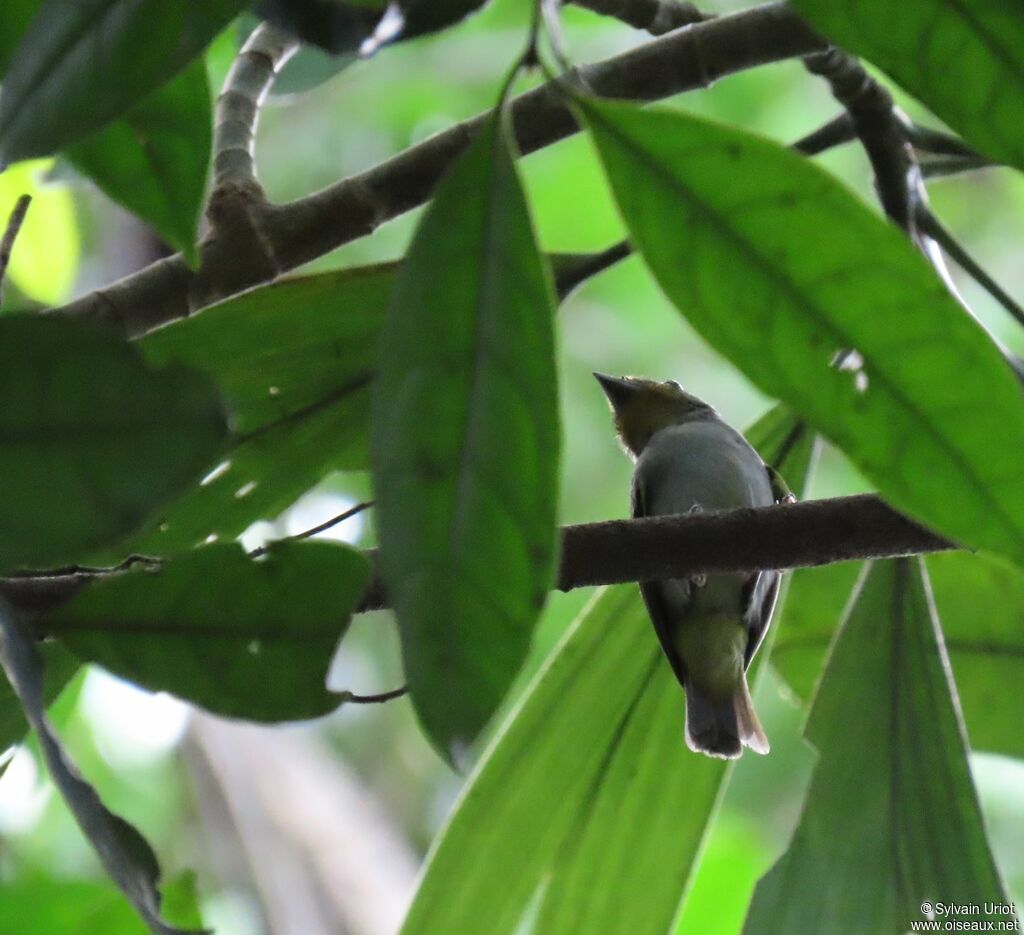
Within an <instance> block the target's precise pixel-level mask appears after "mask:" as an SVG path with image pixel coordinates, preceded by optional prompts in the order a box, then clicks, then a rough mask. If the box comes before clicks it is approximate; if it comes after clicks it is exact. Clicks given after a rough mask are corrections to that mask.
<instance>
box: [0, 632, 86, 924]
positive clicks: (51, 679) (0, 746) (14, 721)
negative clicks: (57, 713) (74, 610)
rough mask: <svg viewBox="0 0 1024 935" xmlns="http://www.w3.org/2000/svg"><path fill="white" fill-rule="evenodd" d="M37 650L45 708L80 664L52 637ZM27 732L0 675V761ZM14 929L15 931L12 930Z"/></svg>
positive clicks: (14, 698) (11, 691) (14, 697)
mask: <svg viewBox="0 0 1024 935" xmlns="http://www.w3.org/2000/svg"><path fill="white" fill-rule="evenodd" d="M39 653H40V655H41V656H42V657H43V670H44V672H45V677H44V679H43V703H44V705H45V706H46V707H47V708H49V706H50V705H52V704H53V703H54V702H55V701H56V700H57V698H58V696H59V695H60V693H61V692H62V691H64V688H65V687H66V686H67V684H68V682H70V681H71V679H72V678H74V676H75V673H76V672H77V671H78V668H79V666H81V664H82V663H81V660H79V659H78V658H77V657H75V656H73V655H72V654H71V653H69V652H68V651H67V650H66V649H65V648H64V647H63V646H61V644H60V643H56V642H54V641H52V640H49V641H47V642H45V643H40V644H39ZM28 731H29V727H28V722H27V721H26V720H25V715H24V713H23V712H22V710H21V704H20V702H19V701H18V696H17V695H16V694H15V693H14V689H13V688H12V687H11V684H10V682H8V681H7V680H6V679H3V678H0V760H3V754H4V752H5V751H6V750H7V749H8V748H9V747H11V746H13V745H14V744H17V743H21V742H22V740H24V739H25V736H26V735H27V734H28ZM0 918H2V916H0ZM3 930H4V927H3V926H2V925H0V932H2V931H3ZM14 931H19V930H18V929H14ZM29 931H30V930H29Z"/></svg>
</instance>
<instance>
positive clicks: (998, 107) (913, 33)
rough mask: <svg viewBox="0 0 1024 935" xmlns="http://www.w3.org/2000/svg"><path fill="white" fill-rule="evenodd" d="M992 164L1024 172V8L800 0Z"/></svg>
mask: <svg viewBox="0 0 1024 935" xmlns="http://www.w3.org/2000/svg"><path fill="white" fill-rule="evenodd" d="M793 6H794V7H795V8H796V9H798V10H799V11H800V12H801V13H803V14H804V15H805V16H806V17H807V19H808V20H809V21H810V22H811V23H813V24H814V25H815V26H816V27H818V28H819V29H821V30H822V32H824V33H825V34H826V35H827V36H828V37H829V38H830V39H832V40H834V41H835V42H836V44H838V45H840V46H842V47H843V48H844V49H847V50H848V51H850V52H853V53H855V54H857V55H863V56H864V57H865V58H867V59H869V60H870V61H872V62H873V63H874V64H876V65H878V66H879V67H880V68H882V69H883V70H884V71H886V72H888V73H889V74H890V75H892V77H893V78H895V79H896V80H897V81H898V82H899V83H900V84H902V85H903V87H905V88H906V89H907V90H908V91H910V93H911V94H914V95H915V96H917V97H918V98H920V100H921V101H922V102H924V103H925V104H927V105H928V107H930V108H931V109H932V110H933V111H934V112H935V113H936V114H937V115H938V116H939V117H941V118H942V119H943V120H944V121H946V123H948V124H949V125H950V126H951V127H952V128H953V129H954V130H956V131H957V132H959V133H961V134H962V135H963V136H964V138H965V139H967V140H968V141H970V142H971V143H972V144H973V145H974V146H976V147H977V148H978V149H980V150H982V152H984V153H985V154H986V155H988V156H990V157H992V158H993V159H996V160H999V161H1002V162H1008V163H1012V164H1014V165H1016V166H1017V167H1018V168H1024V104H1022V101H1024V10H1022V9H1021V8H1020V7H1019V6H1018V5H1016V4H1013V3H1006V2H1004V0H971V2H970V3H965V2H963V0H902V2H901V3H900V5H899V15H898V16H893V15H892V10H893V8H892V6H891V5H890V4H888V3H885V2H884V0H853V2H850V0H795V2H794V3H793Z"/></svg>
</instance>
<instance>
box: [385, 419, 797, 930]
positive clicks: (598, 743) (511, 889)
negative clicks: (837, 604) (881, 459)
mask: <svg viewBox="0 0 1024 935" xmlns="http://www.w3.org/2000/svg"><path fill="white" fill-rule="evenodd" d="M795 426H796V420H795V419H794V418H793V417H792V416H791V415H789V414H787V413H786V412H785V411H784V410H783V409H782V407H776V408H775V409H773V410H771V411H770V412H769V413H768V414H767V415H765V416H764V417H763V418H762V419H761V420H760V421H759V422H758V423H757V424H756V425H755V426H754V427H753V428H752V429H751V431H750V432H749V433H748V435H749V437H750V440H751V442H752V443H753V444H754V445H755V446H756V447H757V448H758V450H759V451H760V452H761V454H762V456H763V457H764V458H766V459H767V460H768V461H770V462H773V463H776V464H778V466H779V468H780V470H782V471H784V472H785V473H786V475H787V476H788V478H789V480H790V483H791V484H792V486H793V488H794V489H795V490H796V491H797V492H799V491H801V490H803V488H804V485H805V483H806V479H807V471H808V470H809V465H810V463H811V450H812V448H813V439H812V437H811V436H809V435H806V434H804V435H800V436H798V437H797V440H796V442H795V443H792V444H786V442H787V441H788V440H790V439H792V438H793V430H794V428H795ZM783 449H785V450H786V451H787V452H788V457H783V458H780V455H781V454H782V451H783ZM623 495H624V497H625V492H623ZM767 650H768V646H767V645H766V646H765V647H763V648H762V650H761V653H759V655H758V657H757V660H760V661H761V662H763V660H764V658H765V656H766V653H767ZM758 664H760V663H759V662H755V665H758ZM726 774H727V764H726V763H725V762H724V761H721V760H712V759H710V758H707V757H699V756H696V755H694V754H692V753H691V752H690V751H689V750H688V749H687V748H686V745H685V744H684V743H683V699H682V691H681V689H680V688H679V686H678V684H677V683H676V681H675V678H674V676H673V675H672V673H671V670H670V668H669V666H668V664H667V663H666V662H665V661H664V659H663V658H662V655H661V651H660V649H659V647H658V644H657V641H656V639H655V638H654V635H653V630H652V628H651V623H650V620H649V619H648V617H647V612H646V610H645V609H644V606H643V602H642V601H641V599H640V594H639V592H638V590H637V589H636V587H635V586H634V585H628V586H622V587H619V588H609V589H605V590H604V591H603V592H601V594H600V595H599V596H598V597H596V598H595V599H594V600H593V601H592V602H591V603H590V604H589V605H588V607H587V608H586V609H585V610H584V611H583V613H582V614H581V615H580V617H579V618H578V619H577V620H576V621H575V622H574V623H573V624H572V626H571V627H570V629H569V631H567V633H566V635H565V636H564V637H563V639H562V641H561V642H560V643H559V645H558V647H557V648H556V649H555V650H554V651H553V652H552V654H551V656H550V658H549V659H548V660H547V661H546V662H545V664H544V667H543V669H542V670H541V671H540V672H539V673H538V674H537V676H536V677H535V678H534V679H533V680H532V682H531V683H530V685H529V687H528V688H527V689H526V691H525V693H524V695H523V697H522V700H521V701H520V702H519V704H518V705H517V706H516V708H515V709H514V710H513V711H511V712H510V714H509V716H508V718H507V720H506V721H505V723H504V724H503V725H502V726H501V727H500V728H499V730H498V732H497V734H496V736H495V738H494V739H493V741H492V742H491V744H490V745H489V747H488V749H487V751H486V752H485V753H484V755H483V757H482V758H481V761H480V763H479V764H478V766H477V768H476V770H475V771H474V773H473V775H472V776H471V777H470V779H469V782H468V783H467V786H466V789H465V790H464V792H463V795H462V798H461V799H460V801H459V802H458V803H457V804H456V807H455V810H454V812H453V814H452V817H451V818H450V819H449V823H448V826H447V828H446V829H445V830H444V831H443V832H442V835H441V836H440V837H439V839H438V840H437V841H436V842H435V845H434V849H433V852H432V853H431V855H430V857H429V860H428V865H427V869H426V872H425V876H424V878H423V882H422V883H421V885H420V888H419V891H418V892H417V895H416V898H415V901H414V903H413V906H412V909H411V910H410V913H409V916H408V918H407V919H406V922H405V926H404V928H403V932H407V933H410V935H412V933H415V935H432V933H438V935H441V933H445V935H447V933H449V932H460V931H487V932H490V933H494V935H503V933H512V932H516V931H519V930H520V929H519V928H518V926H519V925H520V923H521V921H522V919H523V918H524V917H526V916H528V915H530V914H531V913H536V915H535V916H533V918H534V927H533V928H532V929H531V930H532V931H537V932H543V933H544V935H557V933H561V932H571V933H576V932H583V931H602V932H603V931H613V932H618V931H628V932H630V933H631V935H633V933H635V935H644V933H648V932H649V933H659V935H660V933H664V932H666V931H668V929H669V926H670V923H671V921H672V919H673V917H674V915H675V913H676V911H677V908H678V905H679V902H680V899H681V898H682V895H683V891H684V889H685V887H686V881H687V879H688V877H689V876H690V874H691V873H692V871H693V866H694V862H695V859H696V855H697V854H698V853H699V849H700V846H701V842H702V840H703V838H704V833H705V830H706V828H707V825H708V822H709V821H710V819H711V817H712V815H713V814H714V807H715V803H716V801H717V799H718V796H719V790H720V788H721V786H722V783H723V780H724V778H725V776H726Z"/></svg>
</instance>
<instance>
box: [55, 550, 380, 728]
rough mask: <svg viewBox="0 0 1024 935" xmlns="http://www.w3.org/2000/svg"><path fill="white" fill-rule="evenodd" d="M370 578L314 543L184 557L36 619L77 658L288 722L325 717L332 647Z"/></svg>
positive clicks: (357, 558) (355, 557)
mask: <svg viewBox="0 0 1024 935" xmlns="http://www.w3.org/2000/svg"><path fill="white" fill-rule="evenodd" d="M368 576H369V566H368V563H367V560H366V559H365V557H364V556H363V555H362V554H361V553H359V552H357V551H356V550H354V549H349V548H346V547H344V546H339V545H335V544H328V543H323V542H308V543H293V542H283V543H279V544H277V545H275V546H274V547H273V549H272V550H271V551H270V553H269V554H268V555H267V556H266V558H264V559H261V560H259V561H253V560H251V559H249V558H247V557H246V555H245V553H244V552H243V551H242V550H241V549H240V548H239V547H238V546H235V545H217V546H210V547H208V548H205V549H198V550H196V551H194V552H189V553H185V554H183V555H181V556H179V557H178V558H175V559H173V560H171V561H169V562H167V563H166V564H165V566H164V567H163V569H162V570H161V571H160V572H159V573H153V572H150V571H141V572H129V573H126V574H121V575H117V576H112V577H110V578H107V579H105V580H103V581H99V582H97V583H96V584H94V585H92V586H91V587H89V588H88V589H86V590H85V591H83V592H82V593H81V594H79V595H78V596H77V597H76V598H74V599H73V600H72V601H71V602H70V603H69V604H67V605H65V606H64V607H62V608H61V609H60V610H58V611H57V612H56V613H54V614H53V615H51V616H50V617H49V618H48V620H47V624H46V626H47V630H48V631H49V632H51V633H53V634H54V635H56V636H57V637H59V638H60V639H61V640H62V641H63V642H64V643H66V644H67V645H68V646H69V647H70V648H71V650H72V651H73V652H74V653H75V654H76V655H78V656H80V657H81V658H82V659H86V660H88V661H90V662H96V663H99V664H100V665H102V666H103V667H104V668H106V669H109V670H110V671H111V672H114V673H115V674H117V675H120V676H123V677H124V678H128V679H131V680H132V681H134V682H137V683H139V684H140V685H142V686H144V687H145V688H148V689H150V690H152V691H166V692H170V693H171V694H173V695H177V696H178V697H179V698H184V699H186V700H187V701H192V702H194V703H195V704H198V705H200V706H202V707H204V708H206V709H207V710H209V711H213V712H214V713H216V714H222V715H225V716H227V717H240V718H246V719H248V720H252V721H288V720H300V719H303V718H312V717H319V716H320V715H322V714H326V713H328V712H329V711H332V710H334V709H335V708H336V707H337V706H338V705H339V704H340V703H341V702H342V701H343V700H344V697H343V696H342V695H338V694H335V693H334V692H331V691H328V689H327V684H326V681H327V672H328V669H329V667H330V663H331V658H332V656H333V654H334V650H335V648H336V647H337V644H338V641H339V640H340V639H341V636H342V635H343V634H344V632H345V629H346V627H347V625H348V617H349V615H350V613H351V612H352V608H353V607H354V606H355V604H356V602H357V601H358V599H359V597H360V595H361V594H362V592H363V588H364V587H365V585H366V581H367V578H368Z"/></svg>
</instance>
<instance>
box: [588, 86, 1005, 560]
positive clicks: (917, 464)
mask: <svg viewBox="0 0 1024 935" xmlns="http://www.w3.org/2000/svg"><path fill="white" fill-rule="evenodd" d="M582 107H583V110H584V113H585V115H586V119H587V121H588V123H589V125H590V127H591V130H592V132H593V135H594V139H595V141H596V143H597V147H598V151H599V153H600V155H601V159H602V161H603V162H604V164H605V168H606V170H607V173H608V176H609V178H610V180H611V184H612V188H613V189H614V192H615V196H616V198H617V200H618V202H619V206H620V207H621V209H622V213H623V215H624V217H625V219H626V223H627V225H628V226H629V228H630V231H631V233H632V236H633V240H634V242H635V245H636V246H637V247H638V248H639V250H640V251H641V252H642V253H643V255H644V258H645V259H646V261H647V263H648V264H649V265H650V267H651V269H652V270H653V272H654V274H655V276H656V277H657V279H658V281H659V282H660V284H661V286H662V287H663V288H664V290H665V292H666V293H667V294H668V296H669V297H670V298H671V299H672V300H673V301H674V302H675V303H676V305H677V306H678V307H679V308H680V310H681V311H682V312H683V313H684V314H685V315H686V317H687V318H688V319H689V320H690V322H691V323H692V324H693V325H694V327H695V328H696V329H697V330H698V331H699V332H700V333H701V334H702V335H703V336H704V337H705V338H706V339H707V340H708V341H709V342H710V343H711V344H712V345H713V346H714V347H715V348H716V349H717V350H719V351H720V352H721V353H722V354H724V355H725V356H726V357H727V358H728V359H729V360H731V361H732V362H733V363H735V364H736V365H737V366H738V367H739V368H740V369H741V370H743V372H744V373H745V374H746V375H747V376H748V377H749V378H750V379H751V380H752V381H753V382H754V383H756V384H757V385H758V386H759V387H760V388H761V389H762V390H764V391H765V392H766V393H768V394H769V395H772V396H776V397H778V398H780V399H782V400H783V401H785V402H787V403H788V404H789V405H790V406H791V407H792V408H793V410H794V411H795V412H796V413H798V414H799V415H801V416H804V417H805V418H806V419H807V420H808V422H809V423H810V424H811V425H813V426H814V427H815V428H817V429H818V430H820V431H821V432H822V433H823V434H825V435H827V436H829V437H830V438H831V439H832V440H833V441H835V442H836V443H837V444H838V445H839V446H840V447H841V448H842V449H843V450H844V451H845V452H846V454H848V455H849V456H850V458H851V460H853V461H854V463H855V464H856V465H857V466H858V467H859V468H861V469H862V470H863V471H864V473H865V474H866V475H867V476H868V477H869V478H870V479H871V480H872V481H874V483H875V484H876V485H877V486H878V489H879V491H880V492H881V493H882V494H883V495H884V496H885V497H886V498H887V499H888V500H890V501H891V502H892V503H893V505H894V506H896V507H898V508H899V509H902V510H905V511H907V512H909V513H911V514H912V515H914V516H916V517H917V518H919V519H921V520H922V521H924V522H925V523H927V524H928V525H930V526H933V527H935V528H937V529H939V530H941V531H943V532H945V533H947V534H948V535H950V536H951V537H953V538H955V539H959V540H962V541H964V542H966V543H969V544H972V545H977V546H982V547H985V548H988V549H991V550H993V551H998V552H1002V553H1004V554H1006V555H1009V556H1012V557H1013V558H1015V559H1016V560H1017V561H1024V487H1022V486H1021V484H1020V478H1021V477H1022V476H1024V394H1022V390H1021V386H1020V383H1019V382H1018V380H1017V379H1016V376H1015V375H1014V373H1013V371H1012V370H1011V368H1010V367H1009V366H1008V365H1007V363H1006V361H1005V360H1004V358H1003V356H1002V354H1001V352H1000V350H999V349H998V348H997V346H996V345H995V344H994V343H993V342H992V341H991V340H990V339H989V337H988V335H987V334H986V333H985V332H984V331H983V330H982V329H981V327H980V326H979V325H978V324H977V323H976V322H975V321H974V320H973V319H972V318H971V317H970V316H969V315H967V314H965V312H964V310H963V309H962V308H961V307H960V306H959V305H958V304H957V302H956V301H955V300H954V299H953V298H952V297H951V296H950V295H949V294H948V292H947V291H946V288H945V286H944V285H943V283H942V282H941V281H940V280H939V278H938V277H937V276H936V275H935V272H934V270H933V269H932V268H931V267H930V266H929V265H928V264H927V262H926V261H925V260H924V258H923V257H921V256H920V255H919V254H918V253H917V252H916V251H915V250H914V249H913V247H912V246H911V245H910V243H909V241H907V240H906V238H904V237H903V235H902V234H901V233H900V232H899V231H898V230H897V229H896V228H895V227H893V226H892V225H890V224H888V223H886V222H885V221H884V220H883V219H881V218H880V217H878V216H876V215H875V214H873V213H872V212H870V211H869V210H868V209H867V207H866V206H865V205H863V204H862V203H861V202H860V201H859V200H858V199H857V198H856V197H855V196H854V195H853V194H852V193H850V192H849V191H848V190H847V189H846V188H844V187H843V186H842V185H841V184H840V183H839V182H837V181H836V180H834V179H833V178H832V177H831V176H829V175H828V174H827V173H826V172H825V171H824V170H822V169H820V168H819V167H817V166H815V165H814V164H812V163H810V162H808V161H807V160H805V159H803V158H802V157H801V156H799V155H797V154H795V153H793V152H790V151H789V150H787V149H786V148H784V147H782V146H780V145H778V144H776V143H773V142H770V141H768V140H765V139H761V138H758V137H755V136H752V135H750V134H747V133H744V132H742V131H739V130H733V129H730V128H727V127H723V126H719V125H717V124H714V123H710V122H708V121H705V120H703V119H698V118H695V117H690V116H687V115H685V114H682V113H673V112H669V111H664V110H661V111H656V110H654V111H645V110H642V109H640V108H639V107H636V106H632V105H628V104H612V103H607V102H599V101H585V102H583V103H582ZM823 232H827V236H823ZM841 349H855V350H856V351H858V352H859V354H860V355H861V358H862V359H863V366H861V367H860V368H859V369H856V370H855V371H851V370H841V369H837V368H835V367H833V366H832V361H833V359H834V358H835V355H836V353H837V352H838V351H839V350H841ZM851 359H852V360H857V358H856V357H853V358H851Z"/></svg>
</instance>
